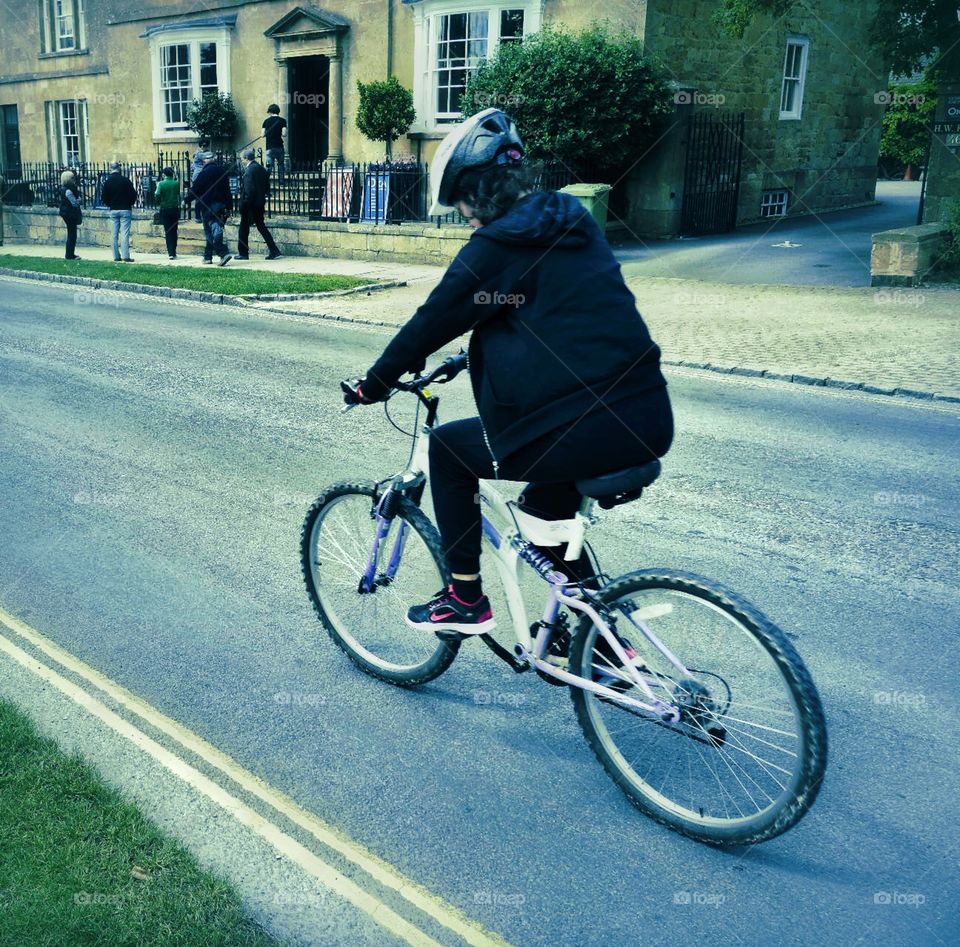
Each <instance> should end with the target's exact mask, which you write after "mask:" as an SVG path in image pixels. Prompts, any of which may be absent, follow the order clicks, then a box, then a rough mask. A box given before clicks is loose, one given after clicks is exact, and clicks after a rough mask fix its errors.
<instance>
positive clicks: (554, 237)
mask: <svg viewBox="0 0 960 947" xmlns="http://www.w3.org/2000/svg"><path fill="white" fill-rule="evenodd" d="M596 227H597V224H596V222H595V221H594V219H593V217H592V216H591V214H590V213H589V211H587V210H586V208H585V207H584V206H583V204H581V203H580V201H578V200H577V199H576V198H575V197H572V196H571V195H569V194H561V193H560V192H559V191H537V192H536V193H533V194H528V195H527V196H526V197H521V198H520V200H518V201H517V203H516V204H514V205H513V207H511V208H510V210H508V211H507V213H506V214H504V215H503V216H502V217H498V218H497V219H496V220H495V221H493V222H492V223H489V224H487V225H486V226H484V227H480V228H479V229H478V230H477V231H476V232H475V233H474V236H476V237H484V238H486V239H487V240H494V241H496V242H497V243H506V244H517V243H519V244H524V245H525V246H535V247H536V246H541V247H567V248H574V247H582V246H585V245H586V244H587V243H588V242H589V241H590V236H591V231H593V230H595V229H596Z"/></svg>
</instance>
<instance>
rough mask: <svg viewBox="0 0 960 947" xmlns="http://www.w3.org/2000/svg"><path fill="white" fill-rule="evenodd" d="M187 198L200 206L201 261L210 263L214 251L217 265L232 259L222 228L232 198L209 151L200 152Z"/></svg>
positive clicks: (224, 172) (224, 176) (222, 170)
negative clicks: (199, 167)
mask: <svg viewBox="0 0 960 947" xmlns="http://www.w3.org/2000/svg"><path fill="white" fill-rule="evenodd" d="M187 199H189V200H194V201H196V203H197V207H198V208H199V209H200V219H201V221H202V222H203V235H204V237H206V241H207V242H206V246H205V247H204V248H203V262H204V263H213V255H214V253H216V254H217V256H219V257H220V266H226V265H227V264H228V263H229V262H230V261H231V260H232V259H233V255H232V254H231V253H230V252H229V251H228V250H227V244H226V242H225V241H224V239H223V227H224V224H225V223H226V222H227V217H229V216H230V210H231V207H232V205H233V197H232V195H231V194H230V182H229V180H228V179H227V169H226V168H225V167H224V166H223V165H222V164H221V163H220V162H219V161H217V160H216V155H214V153H213V152H212V151H205V152H204V153H203V169H202V170H201V171H200V173H199V174H198V175H197V178H196V180H195V181H194V182H193V184H192V185H191V186H190V191H189V192H188V194H187Z"/></svg>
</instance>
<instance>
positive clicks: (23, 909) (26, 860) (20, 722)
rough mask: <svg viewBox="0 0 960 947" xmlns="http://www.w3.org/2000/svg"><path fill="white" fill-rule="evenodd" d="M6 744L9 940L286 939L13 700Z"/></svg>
mask: <svg viewBox="0 0 960 947" xmlns="http://www.w3.org/2000/svg"><path fill="white" fill-rule="evenodd" d="M0 747H2V752H0V944H16V945H18V947H29V945H34V944H51V945H52V944H97V945H100V944H102V945H110V947H121V945H122V947H126V945H129V947H134V945H136V947H141V945H157V947H160V945H163V947H168V945H178V947H179V945H183V947H213V945H218V947H220V945H222V947H227V945H230V947H233V945H242V947H268V945H275V944H276V942H275V941H274V940H273V939H272V938H270V937H269V936H268V935H267V934H265V933H264V932H263V930H262V929H261V928H259V927H257V926H256V925H255V924H254V923H253V921H251V920H250V919H249V918H247V917H246V916H245V915H244V913H243V909H242V907H241V904H240V901H239V898H238V896H237V895H236V894H235V893H234V891H233V890H232V889H231V888H230V887H228V886H227V885H226V884H224V883H223V882H221V881H218V880H217V879H216V878H214V877H211V876H210V875H208V874H206V873H204V872H203V871H201V869H200V868H199V867H198V865H197V863H196V862H195V861H194V859H193V856H192V855H190V854H189V853H188V852H187V851H185V850H184V849H183V848H182V847H180V845H179V844H177V843H175V842H173V841H172V840H171V839H169V838H167V837H166V836H164V835H163V834H162V833H161V832H160V830H159V829H157V828H156V827H155V826H153V825H151V824H150V823H149V822H148V821H147V820H146V819H145V818H144V816H143V815H141V814H140V812H139V811H138V810H137V809H136V808H135V807H134V806H133V805H130V804H129V803H126V802H124V801H123V799H122V798H121V797H120V796H119V795H118V794H117V793H116V792H114V791H113V790H112V789H110V788H108V787H107V786H106V785H105V784H104V783H103V781H102V780H101V779H100V777H99V776H98V775H97V774H96V773H95V772H93V771H91V770H90V769H89V768H88V767H87V766H86V764H85V763H84V762H83V761H82V760H81V759H80V758H79V757H77V756H65V755H64V754H63V753H61V752H60V750H59V749H58V748H57V746H56V744H55V743H53V742H52V741H51V740H47V739H45V738H43V737H41V736H39V735H38V734H37V732H36V730H35V729H34V727H33V724H32V723H31V722H30V720H29V719H27V718H26V717H24V716H23V715H22V714H21V713H20V712H19V711H18V710H16V709H15V708H14V707H13V705H12V704H10V703H8V702H6V701H3V700H0Z"/></svg>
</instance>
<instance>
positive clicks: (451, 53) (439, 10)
mask: <svg viewBox="0 0 960 947" xmlns="http://www.w3.org/2000/svg"><path fill="white" fill-rule="evenodd" d="M541 7H542V4H541V3H540V2H537V0H513V3H512V4H502V3H496V2H484V0H424V2H423V3H421V4H418V5H417V8H415V10H414V16H415V28H416V50H415V54H414V55H415V80H414V98H415V104H416V107H417V114H418V115H419V116H422V117H423V118H422V119H421V122H422V123H423V124H424V125H425V126H426V127H427V128H428V129H432V128H435V127H436V126H439V125H443V124H447V123H450V122H457V121H460V118H461V113H460V96H461V95H462V94H463V90H464V89H465V88H466V85H467V81H468V80H469V78H470V76H471V74H472V73H473V72H474V71H476V69H477V67H478V66H479V65H480V63H481V62H483V60H485V59H490V58H491V57H493V56H494V55H495V54H496V52H497V49H498V48H499V46H500V44H501V43H515V42H519V41H520V40H522V39H523V37H524V36H525V35H529V34H530V33H533V32H536V30H537V29H539V27H540V11H541ZM496 104H498V103H495V102H491V105H496Z"/></svg>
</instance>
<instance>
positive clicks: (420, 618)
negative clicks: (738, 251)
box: [406, 585, 497, 635]
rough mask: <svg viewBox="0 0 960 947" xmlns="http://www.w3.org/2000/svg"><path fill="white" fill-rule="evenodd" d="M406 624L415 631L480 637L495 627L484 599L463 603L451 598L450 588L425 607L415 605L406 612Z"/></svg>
mask: <svg viewBox="0 0 960 947" xmlns="http://www.w3.org/2000/svg"><path fill="white" fill-rule="evenodd" d="M406 621H407V624H408V625H409V626H410V627H411V628H416V629H417V631H435V632H445V633H447V634H449V633H450V632H453V633H455V634H459V635H483V634H486V633H487V632H488V631H493V629H494V628H496V627H497V623H496V622H495V621H494V620H493V612H492V611H491V610H490V600H489V599H488V598H487V597H486V595H481V596H480V598H478V599H477V601H475V602H464V601H463V600H462V599H460V598H457V596H456V595H455V594H454V591H453V586H452V585H451V586H450V588H448V589H444V590H443V591H442V592H438V593H437V594H436V595H435V596H434V597H433V598H432V599H431V600H430V601H429V602H427V604H426V605H414V606H413V607H412V608H411V609H410V611H408V612H407V618H406Z"/></svg>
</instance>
